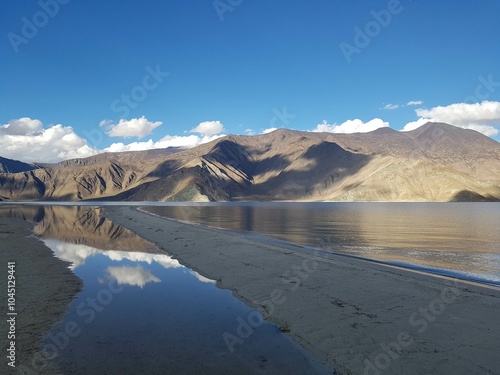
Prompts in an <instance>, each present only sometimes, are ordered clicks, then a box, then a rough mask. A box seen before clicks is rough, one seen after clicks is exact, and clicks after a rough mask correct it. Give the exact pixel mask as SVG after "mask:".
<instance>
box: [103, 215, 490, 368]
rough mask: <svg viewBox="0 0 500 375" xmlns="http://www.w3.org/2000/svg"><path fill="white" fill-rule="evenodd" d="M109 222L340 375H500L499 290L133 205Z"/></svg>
mask: <svg viewBox="0 0 500 375" xmlns="http://www.w3.org/2000/svg"><path fill="white" fill-rule="evenodd" d="M105 216H106V217H108V218H110V219H111V220H113V221H114V222H116V223H117V224H120V225H123V226H125V227H127V228H129V229H131V230H133V231H134V232H136V233H137V234H138V235H140V236H141V237H143V238H145V239H147V240H149V241H152V242H154V243H156V244H157V245H158V246H159V247H160V248H161V249H163V250H164V251H166V252H167V253H168V254H170V255H173V256H174V257H176V258H177V259H178V260H179V261H180V262H181V263H182V264H184V265H186V266H187V267H190V268H192V269H194V270H196V271H197V272H199V273H200V274H202V275H203V276H205V277H208V278H211V279H215V280H217V283H218V285H219V286H220V287H221V288H226V289H230V290H232V291H233V293H234V294H235V295H236V296H237V297H238V298H240V299H242V300H244V301H246V302H247V303H249V304H251V305H254V306H258V307H260V308H261V310H262V311H263V312H264V314H265V316H266V317H267V319H269V320H272V321H275V322H277V323H279V324H280V325H281V327H282V329H283V331H285V332H288V333H289V334H290V335H291V336H292V337H293V338H294V339H295V340H297V341H298V342H300V343H301V344H302V345H303V346H304V347H305V348H306V349H308V350H309V351H310V352H311V353H313V355H314V356H316V357H317V358H319V359H321V360H323V361H325V362H326V363H328V364H329V365H330V366H331V367H332V371H333V369H335V371H336V373H338V374H403V373H404V374H500V370H499V369H500V360H499V359H498V352H499V350H500V325H499V324H498V316H499V313H500V290H498V289H495V288H489V287H484V286H479V285H474V284H471V283H465V282H460V281H456V280H451V279H445V278H438V277H434V276H430V275H425V274H421V273H417V272H412V271H409V270H404V269H399V268H394V267H389V266H384V265H380V264H375V263H372V262H369V261H364V260H358V259H351V258H347V257H343V256H332V257H330V258H329V259H324V258H320V257H317V256H315V255H314V254H311V253H306V252H304V251H301V250H299V249H298V248H297V247H295V246H292V245H283V244H280V245H277V244H273V243H271V242H265V241H261V240H259V239H252V238H242V237H241V236H238V235H237V234H234V233H231V232H227V231H223V230H215V229H210V228H205V227H202V226H199V225H191V224H186V223H181V222H177V221H174V220H169V219H165V218H160V217H156V216H152V215H149V214H146V213H143V212H140V211H137V210H136V209H135V208H131V207H106V208H105ZM244 318H245V317H243V319H244ZM240 331H241V330H240ZM222 334H223V333H222V332H221V335H222ZM230 334H232V335H233V336H234V339H233V341H231V346H232V349H233V350H238V348H239V347H241V346H242V345H245V343H244V341H245V340H244V338H242V337H240V336H238V331H237V325H236V323H235V332H231V333H230Z"/></svg>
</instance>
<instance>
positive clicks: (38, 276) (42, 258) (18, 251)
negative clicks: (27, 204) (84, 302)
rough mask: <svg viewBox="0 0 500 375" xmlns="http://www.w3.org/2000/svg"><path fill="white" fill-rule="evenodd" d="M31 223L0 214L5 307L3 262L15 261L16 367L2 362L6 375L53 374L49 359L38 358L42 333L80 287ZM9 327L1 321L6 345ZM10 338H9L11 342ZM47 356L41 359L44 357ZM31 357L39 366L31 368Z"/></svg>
mask: <svg viewBox="0 0 500 375" xmlns="http://www.w3.org/2000/svg"><path fill="white" fill-rule="evenodd" d="M34 226H35V223H30V222H26V221H23V220H20V219H13V218H0V238H1V241H0V251H1V252H2V257H1V258H2V262H1V267H2V272H1V274H2V280H0V289H1V290H2V291H4V292H2V294H1V295H0V304H1V305H2V306H4V308H5V309H6V308H7V262H15V264H16V267H15V281H16V291H15V292H16V297H15V299H16V306H15V307H16V312H17V315H16V333H15V336H16V337H15V343H16V345H15V347H16V360H15V365H16V368H15V369H14V368H12V367H10V366H8V365H7V363H6V362H8V361H7V360H6V358H5V357H4V360H3V361H2V366H5V367H6V368H7V371H6V373H18V372H19V371H27V373H36V374H38V373H44V374H56V373H58V372H57V368H56V367H55V364H54V362H53V361H51V360H48V361H47V360H41V359H40V358H41V357H40V353H41V351H42V349H43V342H42V339H43V336H44V335H45V334H47V333H48V332H50V330H51V329H52V327H53V326H54V325H55V324H56V323H57V322H58V321H59V320H60V319H61V318H62V316H63V315H64V313H65V312H66V310H67V308H68V306H69V305H70V303H71V301H72V300H73V298H74V297H75V296H76V295H77V294H78V292H79V291H80V290H81V288H82V286H83V284H82V282H81V280H80V279H79V278H78V277H77V276H76V275H75V274H74V273H73V272H72V271H71V270H70V269H69V267H68V265H69V263H66V262H64V261H62V260H60V259H58V258H56V257H55V256H54V254H53V252H52V250H50V249H49V248H48V247H46V246H45V245H44V243H43V242H42V241H40V240H39V239H37V238H36V237H35V235H34V234H33V227H34ZM7 328H8V327H7V325H6V323H4V324H2V325H1V328H0V335H1V338H2V342H3V343H5V344H6V343H7V341H9V340H7ZM9 342H10V341H9ZM43 358H45V357H43ZM33 360H37V361H40V360H41V361H42V362H37V363H45V364H43V365H39V366H36V365H35V366H34V365H33V362H32V361H33Z"/></svg>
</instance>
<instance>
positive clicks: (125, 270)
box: [106, 266, 161, 288]
mask: <svg viewBox="0 0 500 375" xmlns="http://www.w3.org/2000/svg"><path fill="white" fill-rule="evenodd" d="M106 270H107V272H108V275H109V276H110V277H111V278H112V279H114V280H116V282H117V283H118V285H132V286H138V287H140V288H143V287H144V286H145V285H146V284H147V283H159V282H160V281H161V280H160V279H159V278H157V277H156V276H154V275H153V274H152V273H151V272H150V271H148V270H146V269H144V268H142V267H141V266H136V267H127V266H121V267H108V268H107V269H106Z"/></svg>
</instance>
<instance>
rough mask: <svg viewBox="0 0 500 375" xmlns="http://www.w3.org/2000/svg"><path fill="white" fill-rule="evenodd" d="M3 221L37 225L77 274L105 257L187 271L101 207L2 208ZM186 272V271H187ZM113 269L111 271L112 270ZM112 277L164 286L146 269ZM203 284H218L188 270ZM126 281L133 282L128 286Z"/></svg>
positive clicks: (116, 270)
mask: <svg viewBox="0 0 500 375" xmlns="http://www.w3.org/2000/svg"><path fill="white" fill-rule="evenodd" d="M0 217H9V218H15V219H22V220H25V221H30V222H35V223H37V225H36V226H35V227H34V233H35V234H36V235H38V236H39V237H40V238H41V239H42V240H43V242H44V243H45V245H46V246H47V247H49V248H50V249H51V250H52V251H53V252H54V255H55V256H57V257H58V258H60V259H62V260H64V261H66V262H68V263H70V269H72V270H73V271H75V270H76V269H77V268H78V267H80V266H82V265H84V264H85V262H86V260H87V259H88V258H92V257H95V256H96V255H102V256H104V257H107V258H109V259H110V260H111V261H115V262H118V263H120V262H122V261H124V260H128V261H131V262H137V263H145V264H147V265H151V264H152V263H158V264H160V265H161V266H162V267H164V268H166V269H167V268H177V267H183V266H182V265H181V264H180V263H179V262H178V261H177V260H176V259H173V258H172V257H170V256H169V255H167V254H165V252H163V251H161V250H160V249H158V247H157V246H156V245H154V244H153V243H151V242H149V241H146V240H144V239H143V238H141V237H139V236H138V235H136V234H135V233H134V232H132V231H130V230H129V229H126V228H124V227H122V226H120V225H117V224H115V223H113V222H112V221H109V220H106V219H105V218H104V217H103V216H102V209H101V208H100V207H90V206H25V205H23V206H2V207H0ZM183 268H185V267H183ZM109 269H111V270H109ZM109 269H108V276H110V277H112V278H113V279H115V280H116V281H118V282H121V283H123V284H128V285H136V286H140V287H143V286H144V285H146V283H148V282H160V280H159V279H158V278H157V277H155V276H154V275H152V274H151V272H150V271H149V270H148V269H146V268H144V267H142V266H137V267H135V268H134V267H109ZM186 270H187V272H189V273H190V274H191V275H193V276H194V277H195V278H196V279H197V280H199V281H200V282H205V283H206V282H209V283H215V281H214V280H210V279H207V278H205V277H203V276H202V275H200V274H199V273H197V272H196V271H193V270H189V269H186ZM126 280H128V281H129V282H128V283H127V282H126Z"/></svg>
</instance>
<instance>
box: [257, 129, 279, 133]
mask: <svg viewBox="0 0 500 375" xmlns="http://www.w3.org/2000/svg"><path fill="white" fill-rule="evenodd" d="M275 130H278V128H267V129H264V130H262V133H261V134H267V133H271V132H273V131H275Z"/></svg>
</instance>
